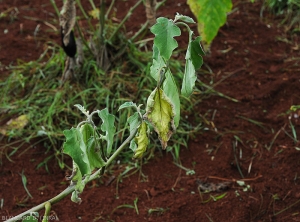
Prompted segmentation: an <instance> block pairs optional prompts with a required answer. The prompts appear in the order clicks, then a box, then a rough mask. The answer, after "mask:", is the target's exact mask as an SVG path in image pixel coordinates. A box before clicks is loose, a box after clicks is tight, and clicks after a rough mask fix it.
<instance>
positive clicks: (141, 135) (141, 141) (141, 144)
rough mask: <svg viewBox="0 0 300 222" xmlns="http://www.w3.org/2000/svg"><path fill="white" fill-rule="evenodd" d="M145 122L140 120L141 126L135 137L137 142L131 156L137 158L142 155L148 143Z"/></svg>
mask: <svg viewBox="0 0 300 222" xmlns="http://www.w3.org/2000/svg"><path fill="white" fill-rule="evenodd" d="M147 127H148V126H147V123H146V122H145V121H143V122H142V124H141V126H140V127H139V130H138V136H136V137H135V139H134V140H135V143H136V144H137V147H136V149H135V150H134V156H133V158H135V159H139V158H142V157H143V154H144V153H145V152H146V150H147V146H148V144H149V139H148V136H147Z"/></svg>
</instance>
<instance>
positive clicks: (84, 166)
mask: <svg viewBox="0 0 300 222" xmlns="http://www.w3.org/2000/svg"><path fill="white" fill-rule="evenodd" d="M64 135H65V137H66V142H64V145H63V153H65V154H68V155H69V156H70V157H71V158H72V159H73V161H74V162H75V163H76V165H77V166H78V168H79V170H80V173H81V175H82V176H84V175H87V174H91V166H90V162H89V159H88V156H87V148H86V145H85V143H84V140H83V136H82V133H81V132H80V129H77V128H72V129H70V130H64Z"/></svg>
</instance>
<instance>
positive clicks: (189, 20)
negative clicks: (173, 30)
mask: <svg viewBox="0 0 300 222" xmlns="http://www.w3.org/2000/svg"><path fill="white" fill-rule="evenodd" d="M175 20H176V21H178V20H181V21H184V22H187V23H195V21H194V19H192V18H191V17H189V16H186V15H181V14H178V13H177V14H176V15H175Z"/></svg>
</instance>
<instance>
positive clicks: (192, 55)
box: [181, 37, 204, 97]
mask: <svg viewBox="0 0 300 222" xmlns="http://www.w3.org/2000/svg"><path fill="white" fill-rule="evenodd" d="M201 55H204V52H203V50H202V48H201V46H200V37H197V38H196V39H195V40H193V41H191V42H190V43H189V46H188V49H187V51H186V55H185V59H186V63H185V70H184V76H183V81H182V86H181V94H182V95H184V96H186V97H189V96H190V95H191V94H192V93H193V89H194V86H195V82H196V80H197V76H196V69H199V68H200V67H201V66H202V64H203V59H202V57H201Z"/></svg>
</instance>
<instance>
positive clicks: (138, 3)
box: [108, 0, 143, 41]
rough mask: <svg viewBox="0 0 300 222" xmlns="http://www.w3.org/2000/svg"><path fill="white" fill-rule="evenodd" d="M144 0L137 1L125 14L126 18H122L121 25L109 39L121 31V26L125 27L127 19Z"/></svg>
mask: <svg viewBox="0 0 300 222" xmlns="http://www.w3.org/2000/svg"><path fill="white" fill-rule="evenodd" d="M142 2H143V1H142V0H139V1H138V2H137V3H135V5H134V6H132V7H131V8H130V9H129V11H128V13H127V15H126V16H125V18H124V19H123V20H122V22H121V23H120V24H119V26H118V27H117V28H116V29H115V31H114V33H113V34H112V35H111V36H110V38H109V40H108V41H111V40H112V39H113V38H114V36H115V35H116V34H117V33H118V32H119V30H120V28H121V27H123V25H124V23H125V22H126V21H127V19H128V18H129V17H130V16H131V14H132V12H133V11H134V10H135V9H136V8H137V7H138V6H139V5H140V4H141V3H142Z"/></svg>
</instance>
